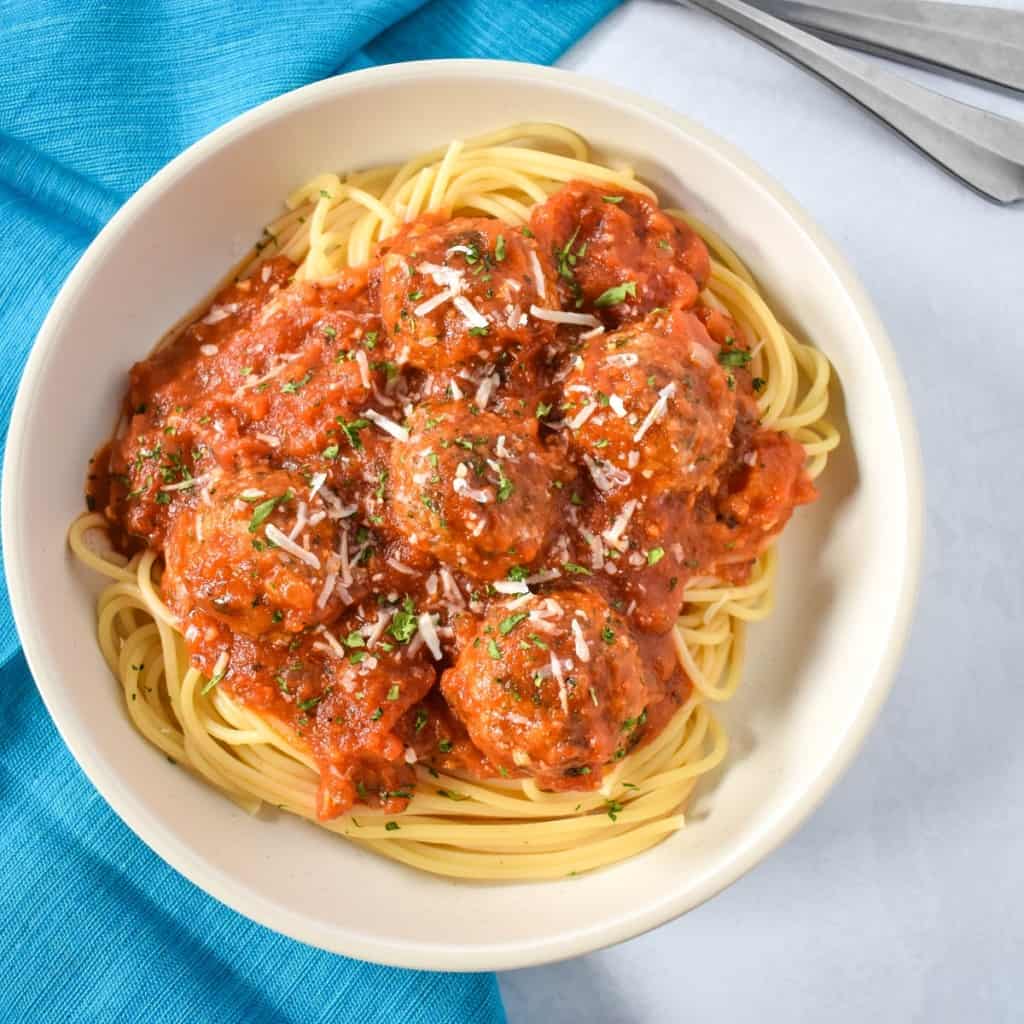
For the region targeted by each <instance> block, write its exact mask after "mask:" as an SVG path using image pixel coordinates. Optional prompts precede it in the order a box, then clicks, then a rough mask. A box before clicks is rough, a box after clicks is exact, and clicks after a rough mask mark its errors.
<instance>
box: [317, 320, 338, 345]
mask: <svg viewBox="0 0 1024 1024" xmlns="http://www.w3.org/2000/svg"><path fill="white" fill-rule="evenodd" d="M320 333H321V334H322V335H323V336H324V337H325V338H330V339H331V341H334V339H335V338H336V337H337V336H338V331H337V329H336V328H334V327H332V326H331V325H330V324H324V325H323V326H322V327H321V328H320Z"/></svg>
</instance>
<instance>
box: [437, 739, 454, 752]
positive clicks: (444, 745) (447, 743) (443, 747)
mask: <svg viewBox="0 0 1024 1024" xmlns="http://www.w3.org/2000/svg"><path fill="white" fill-rule="evenodd" d="M437 749H438V750H440V751H441V753H442V754H450V753H451V751H452V741H451V740H440V741H439V742H438V744H437Z"/></svg>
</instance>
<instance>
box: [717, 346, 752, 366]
mask: <svg viewBox="0 0 1024 1024" xmlns="http://www.w3.org/2000/svg"><path fill="white" fill-rule="evenodd" d="M751 358H752V357H751V355H750V353H749V352H746V351H744V350H743V349H741V348H733V349H724V348H723V349H721V350H720V351H719V353H718V361H719V363H721V364H722V366H746V365H747V363H749V362H750V360H751Z"/></svg>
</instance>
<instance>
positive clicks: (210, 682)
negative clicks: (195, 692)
mask: <svg viewBox="0 0 1024 1024" xmlns="http://www.w3.org/2000/svg"><path fill="white" fill-rule="evenodd" d="M139 668H140V669H141V668H142V666H141V665H140V666H139ZM223 678H224V673H223V672H216V673H214V674H213V675H212V676H210V678H209V679H207V680H206V682H205V683H203V688H202V690H200V693H203V694H207V693H209V692H210V691H211V690H212V689H213V688H214V687H215V686H216V685H217V684H218V683H219V682H220V681H221V680H222V679H223Z"/></svg>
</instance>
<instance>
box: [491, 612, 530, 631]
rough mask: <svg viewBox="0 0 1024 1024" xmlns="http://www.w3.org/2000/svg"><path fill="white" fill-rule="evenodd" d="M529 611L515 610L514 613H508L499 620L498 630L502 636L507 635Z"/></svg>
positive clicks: (527, 615) (526, 616)
mask: <svg viewBox="0 0 1024 1024" xmlns="http://www.w3.org/2000/svg"><path fill="white" fill-rule="evenodd" d="M529 614H530V613H529V612H516V613H515V614H514V615H508V616H506V617H505V618H504V619H502V620H501V622H499V623H498V632H499V633H501V635H502V636H508V635H509V633H511V632H512V630H513V629H515V628H516V626H518V625H519V623H520V622H522V621H523V619H526V618H528V617H529Z"/></svg>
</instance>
